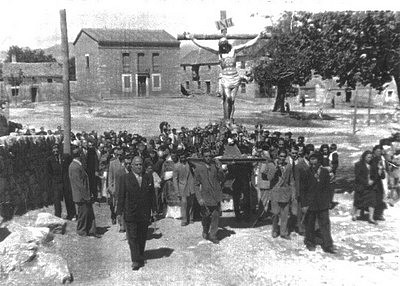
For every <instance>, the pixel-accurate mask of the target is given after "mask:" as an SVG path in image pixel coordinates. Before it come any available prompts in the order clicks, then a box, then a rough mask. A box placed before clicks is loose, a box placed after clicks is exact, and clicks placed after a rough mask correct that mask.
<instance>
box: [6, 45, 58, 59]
mask: <svg viewBox="0 0 400 286" xmlns="http://www.w3.org/2000/svg"><path fill="white" fill-rule="evenodd" d="M12 55H15V56H16V60H17V62H23V63H40V62H55V61H56V59H55V58H54V57H53V56H52V55H46V54H45V53H44V50H42V49H36V50H31V49H30V48H28V47H26V48H21V47H18V46H11V47H10V48H9V49H8V51H7V58H6V60H5V62H11V60H12Z"/></svg>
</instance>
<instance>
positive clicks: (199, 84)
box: [197, 81, 201, 89]
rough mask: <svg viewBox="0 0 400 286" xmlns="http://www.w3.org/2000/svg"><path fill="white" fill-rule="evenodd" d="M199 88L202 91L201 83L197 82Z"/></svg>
mask: <svg viewBox="0 0 400 286" xmlns="http://www.w3.org/2000/svg"><path fill="white" fill-rule="evenodd" d="M197 88H198V89H201V82H200V81H198V82H197Z"/></svg>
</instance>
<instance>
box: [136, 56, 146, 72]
mask: <svg viewBox="0 0 400 286" xmlns="http://www.w3.org/2000/svg"><path fill="white" fill-rule="evenodd" d="M145 70H146V64H145V62H144V54H143V53H138V54H137V71H138V72H145Z"/></svg>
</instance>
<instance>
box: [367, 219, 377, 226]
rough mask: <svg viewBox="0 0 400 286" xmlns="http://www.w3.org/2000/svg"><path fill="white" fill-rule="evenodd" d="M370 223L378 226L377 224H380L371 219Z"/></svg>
mask: <svg viewBox="0 0 400 286" xmlns="http://www.w3.org/2000/svg"><path fill="white" fill-rule="evenodd" d="M368 223H370V224H374V225H377V224H378V222H377V221H376V220H372V219H369V220H368Z"/></svg>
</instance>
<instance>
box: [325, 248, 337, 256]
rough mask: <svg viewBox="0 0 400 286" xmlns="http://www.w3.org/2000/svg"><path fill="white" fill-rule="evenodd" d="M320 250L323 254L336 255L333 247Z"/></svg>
mask: <svg viewBox="0 0 400 286" xmlns="http://www.w3.org/2000/svg"><path fill="white" fill-rule="evenodd" d="M322 250H323V251H324V252H326V253H330V254H336V253H337V251H336V249H334V248H333V247H327V248H322Z"/></svg>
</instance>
